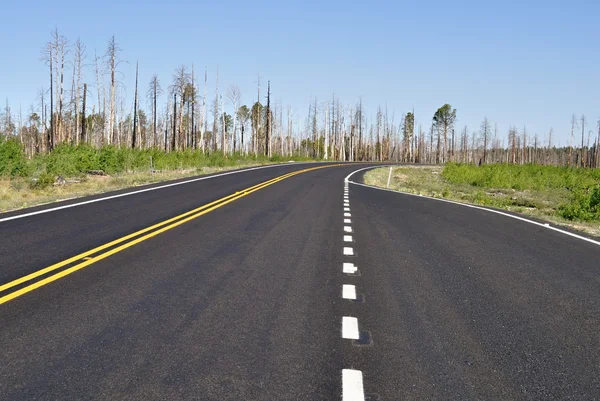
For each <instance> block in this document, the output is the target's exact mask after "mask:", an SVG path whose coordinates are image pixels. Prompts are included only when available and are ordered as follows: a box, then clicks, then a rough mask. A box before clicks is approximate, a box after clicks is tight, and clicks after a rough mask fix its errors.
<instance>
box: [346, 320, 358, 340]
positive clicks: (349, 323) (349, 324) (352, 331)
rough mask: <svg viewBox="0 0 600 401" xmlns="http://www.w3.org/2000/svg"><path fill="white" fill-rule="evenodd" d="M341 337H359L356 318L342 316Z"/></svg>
mask: <svg viewBox="0 0 600 401" xmlns="http://www.w3.org/2000/svg"><path fill="white" fill-rule="evenodd" d="M342 338H345V339H348V340H358V339H359V338H360V334H359V332H358V319H357V318H355V317H351V316H344V317H342Z"/></svg>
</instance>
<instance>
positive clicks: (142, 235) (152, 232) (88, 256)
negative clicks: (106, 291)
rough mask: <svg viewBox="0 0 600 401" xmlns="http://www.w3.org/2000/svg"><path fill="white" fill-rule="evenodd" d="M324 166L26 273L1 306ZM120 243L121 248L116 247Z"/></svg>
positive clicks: (6, 288)
mask: <svg viewBox="0 0 600 401" xmlns="http://www.w3.org/2000/svg"><path fill="white" fill-rule="evenodd" d="M327 167H331V165H329V166H319V167H311V168H307V169H303V170H298V171H294V172H292V173H288V174H284V175H282V176H279V177H276V178H273V179H271V180H268V181H265V182H262V183H260V184H257V185H254V186H251V187H250V188H246V189H244V190H242V191H239V192H235V193H233V194H231V195H227V196H225V197H223V198H221V199H217V200H216V201H214V202H210V203H207V204H206V205H203V206H200V207H198V208H196V209H193V210H190V211H189V212H185V213H183V214H180V215H178V216H175V217H173V218H170V219H168V220H165V221H163V222H160V223H158V224H154V225H152V226H150V227H146V228H144V229H142V230H139V231H136V232H134V233H132V234H128V235H126V236H124V237H121V238H119V239H116V240H114V241H111V242H108V243H106V244H104V245H101V246H98V247H96V248H94V249H90V250H89V251H86V252H83V253H80V254H79V255H76V256H73V257H71V258H69V259H65V260H63V261H61V262H58V263H55V264H53V265H51V266H48V267H46V268H43V269H41V270H38V271H36V272H34V273H31V274H28V275H26V276H23V277H21V278H18V279H16V280H13V281H11V282H9V283H6V284H2V285H0V294H2V293H3V292H6V291H9V290H10V289H13V288H14V287H17V286H21V285H22V284H24V283H27V282H30V281H34V282H33V283H31V284H29V285H26V286H23V287H22V288H20V289H17V290H14V291H12V292H10V293H8V294H6V295H4V296H0V305H1V304H3V303H6V302H8V301H10V300H12V299H15V298H17V297H20V296H21V295H23V294H26V293H28V292H30V291H33V290H35V289H37V288H40V287H42V286H44V285H46V284H49V283H51V282H53V281H56V280H58V279H60V278H62V277H65V276H67V275H69V274H71V273H74V272H76V271H78V270H81V269H83V268H84V267H87V266H89V265H91V264H94V263H96V262H98V261H100V260H102V259H106V258H107V257H109V256H111V255H114V254H115V253H118V252H121V251H123V250H125V249H127V248H129V247H132V246H134V245H135V244H139V243H140V242H142V241H146V240H147V239H150V238H152V237H155V236H157V235H159V234H161V233H164V232H165V231H168V230H170V229H172V228H175V227H177V226H180V225H182V224H184V223H187V222H188V221H190V220H193V219H196V218H198V217H200V216H202V215H205V214H207V213H210V212H211V211H213V210H215V209H218V208H220V207H222V206H225V205H226V204H228V203H231V202H233V201H235V200H238V199H240V198H243V197H244V196H247V195H249V194H251V193H253V192H256V191H259V190H261V189H263V188H266V187H268V186H270V185H273V184H275V183H277V182H279V181H282V180H285V179H286V178H289V177H292V176H295V175H298V174H302V173H306V172H308V171H313V170H318V169H322V168H327ZM119 244H121V245H119ZM116 245H119V246H116ZM109 248H110V249H109ZM106 249H109V250H106ZM102 251H104V252H102ZM76 262H79V263H76ZM73 263H76V264H75V265H74V266H71V267H69V268H67V269H64V270H61V271H60V272H58V273H55V274H52V275H50V276H48V277H45V278H41V279H40V277H42V276H45V275H47V274H49V273H51V272H53V271H55V270H59V269H61V268H63V267H65V266H68V265H70V264H73ZM36 279H38V280H37V281H35V280H36Z"/></svg>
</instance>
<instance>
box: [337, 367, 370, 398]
mask: <svg viewBox="0 0 600 401" xmlns="http://www.w3.org/2000/svg"><path fill="white" fill-rule="evenodd" d="M342 401H365V391H364V389H363V374H362V372H361V371H360V370H354V369H343V370H342Z"/></svg>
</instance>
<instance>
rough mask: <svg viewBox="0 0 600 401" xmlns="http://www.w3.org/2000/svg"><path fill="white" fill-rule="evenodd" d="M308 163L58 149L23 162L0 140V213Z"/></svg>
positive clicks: (15, 148) (13, 145) (17, 149)
mask: <svg viewBox="0 0 600 401" xmlns="http://www.w3.org/2000/svg"><path fill="white" fill-rule="evenodd" d="M308 160H310V159H306V158H303V157H299V156H293V157H289V158H288V157H280V156H275V157H271V158H267V157H265V156H250V155H243V154H241V153H236V154H234V155H228V156H225V155H223V154H222V153H220V152H213V153H210V154H205V153H203V152H201V151H193V150H187V151H182V152H169V153H165V152H163V151H162V150H160V149H146V150H137V149H128V148H118V147H113V146H106V147H103V148H100V149H97V148H93V147H91V146H87V145H82V146H70V145H60V146H58V147H57V148H55V149H54V151H52V152H51V153H49V154H40V155H37V156H35V157H34V158H32V159H28V158H26V157H25V155H24V153H23V151H22V149H21V146H20V145H19V143H18V142H17V141H16V140H8V141H6V140H4V141H3V140H1V139H0V212H6V211H10V210H15V209H21V208H25V207H31V206H36V205H40V204H45V203H50V202H55V201H59V200H66V199H72V198H77V197H81V196H86V195H93V194H99V193H103V192H107V191H113V190H118V189H123V188H129V187H135V186H139V185H145V184H151V183H156V182H161V181H168V180H174V179H177V178H184V177H191V176H199V175H206V174H211V173H216V172H220V171H226V170H233V169H238V168H244V167H253V166H261V165H266V164H274V163H281V162H287V161H308ZM151 163H152V164H151ZM151 166H152V168H151ZM90 171H93V172H102V173H103V174H104V175H97V174H89V172H90ZM57 183H61V184H62V185H56V184H57Z"/></svg>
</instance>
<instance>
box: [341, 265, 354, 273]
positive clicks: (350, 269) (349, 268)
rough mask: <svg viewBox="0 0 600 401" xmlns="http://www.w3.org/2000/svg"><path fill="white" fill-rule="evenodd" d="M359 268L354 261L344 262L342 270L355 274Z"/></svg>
mask: <svg viewBox="0 0 600 401" xmlns="http://www.w3.org/2000/svg"><path fill="white" fill-rule="evenodd" d="M357 270H358V268H357V267H356V266H354V263H344V264H343V265H342V271H343V272H344V273H345V274H354V273H356V271H357Z"/></svg>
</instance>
